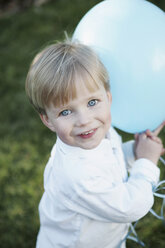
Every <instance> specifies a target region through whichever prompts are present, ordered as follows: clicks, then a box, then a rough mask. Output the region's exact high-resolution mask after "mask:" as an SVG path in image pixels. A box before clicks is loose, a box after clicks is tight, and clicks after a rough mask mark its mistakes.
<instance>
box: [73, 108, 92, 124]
mask: <svg viewBox="0 0 165 248" xmlns="http://www.w3.org/2000/svg"><path fill="white" fill-rule="evenodd" d="M91 117H92V116H91V113H90V112H89V111H79V112H78V113H77V116H76V126H86V125H88V124H89V123H90V122H91Z"/></svg>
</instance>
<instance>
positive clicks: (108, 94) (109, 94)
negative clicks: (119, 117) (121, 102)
mask: <svg viewBox="0 0 165 248" xmlns="http://www.w3.org/2000/svg"><path fill="white" fill-rule="evenodd" d="M107 97H108V100H109V103H110V104H111V103H112V94H111V92H110V91H107Z"/></svg>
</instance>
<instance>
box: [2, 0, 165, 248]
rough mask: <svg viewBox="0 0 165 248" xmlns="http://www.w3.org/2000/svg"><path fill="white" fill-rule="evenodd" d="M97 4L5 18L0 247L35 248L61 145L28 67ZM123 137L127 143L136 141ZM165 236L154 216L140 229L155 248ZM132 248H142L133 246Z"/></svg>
mask: <svg viewBox="0 0 165 248" xmlns="http://www.w3.org/2000/svg"><path fill="white" fill-rule="evenodd" d="M98 2H100V1H98V0H90V1H88V0H83V1H82V0H72V1H67V0H56V1H52V2H50V3H48V4H46V5H43V6H42V7H39V8H35V7H33V8H30V9H28V10H27V11H25V12H22V13H18V14H15V15H12V16H7V17H3V18H1V19H0V34H1V36H0V58H1V60H0V82H1V84H0V99H1V100H0V113H1V114H0V189H1V190H0V244H1V245H0V247H1V248H16V247H17V248H18V247H20V248H32V247H35V241H36V235H37V232H38V228H39V219H38V203H39V200H40V198H41V195H42V192H43V186H42V185H43V171H44V167H45V164H46V162H47V159H48V157H49V153H50V150H51V147H52V145H53V144H54V142H55V140H56V137H55V135H52V133H51V132H50V131H49V130H48V129H46V128H45V127H44V126H43V125H42V124H41V122H40V120H39V117H38V115H37V114H36V113H35V111H34V110H33V109H32V107H31V105H30V104H29V102H28V100H27V98H26V95H25V91H24V82H25V77H26V74H27V71H28V67H29V64H30V62H31V60H32V58H33V56H34V55H35V54H36V53H37V52H38V51H39V50H40V49H41V48H42V47H44V46H45V45H47V44H49V43H50V42H52V41H54V40H60V39H62V38H64V31H65V30H66V31H67V32H68V34H72V33H73V31H74V29H75V27H76V25H77V23H78V22H79V21H80V19H81V18H82V16H83V15H84V14H85V13H86V12H87V10H89V9H90V8H91V7H92V6H94V5H95V4H96V3H98ZM159 3H160V1H159ZM120 133H121V134H122V135H123V138H124V140H127V139H129V138H130V137H131V136H130V135H128V134H126V133H123V132H120ZM163 136H164V132H162V137H163ZM162 170H164V169H163V168H162ZM163 175H165V173H164V171H163V174H162V178H163ZM164 231H165V228H164V226H163V225H162V223H161V222H160V221H157V220H155V219H154V218H153V217H152V216H150V215H148V216H147V217H145V218H144V219H143V220H142V221H141V222H139V224H138V233H139V234H140V237H141V238H142V239H143V240H144V241H145V242H146V244H147V245H148V246H147V247H150V248H152V247H159V248H163V247H165V239H164V236H163V235H164ZM128 247H131V248H133V247H138V246H136V245H135V244H132V242H131V241H129V242H128Z"/></svg>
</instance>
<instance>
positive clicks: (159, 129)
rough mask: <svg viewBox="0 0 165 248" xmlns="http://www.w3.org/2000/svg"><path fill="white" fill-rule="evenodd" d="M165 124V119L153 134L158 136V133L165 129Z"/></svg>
mask: <svg viewBox="0 0 165 248" xmlns="http://www.w3.org/2000/svg"><path fill="white" fill-rule="evenodd" d="M164 126H165V121H163V122H162V123H161V124H160V125H159V126H158V127H157V128H156V129H155V130H154V131H153V134H154V135H155V136H158V134H159V133H160V132H161V130H162V129H163V127H164Z"/></svg>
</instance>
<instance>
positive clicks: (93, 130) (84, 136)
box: [78, 128, 97, 139]
mask: <svg viewBox="0 0 165 248" xmlns="http://www.w3.org/2000/svg"><path fill="white" fill-rule="evenodd" d="M96 130H97V128H95V129H92V130H90V131H87V132H84V133H81V134H79V135H78V136H79V137H81V138H83V139H88V138H91V137H92V136H93V135H94V134H95V132H96Z"/></svg>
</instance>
